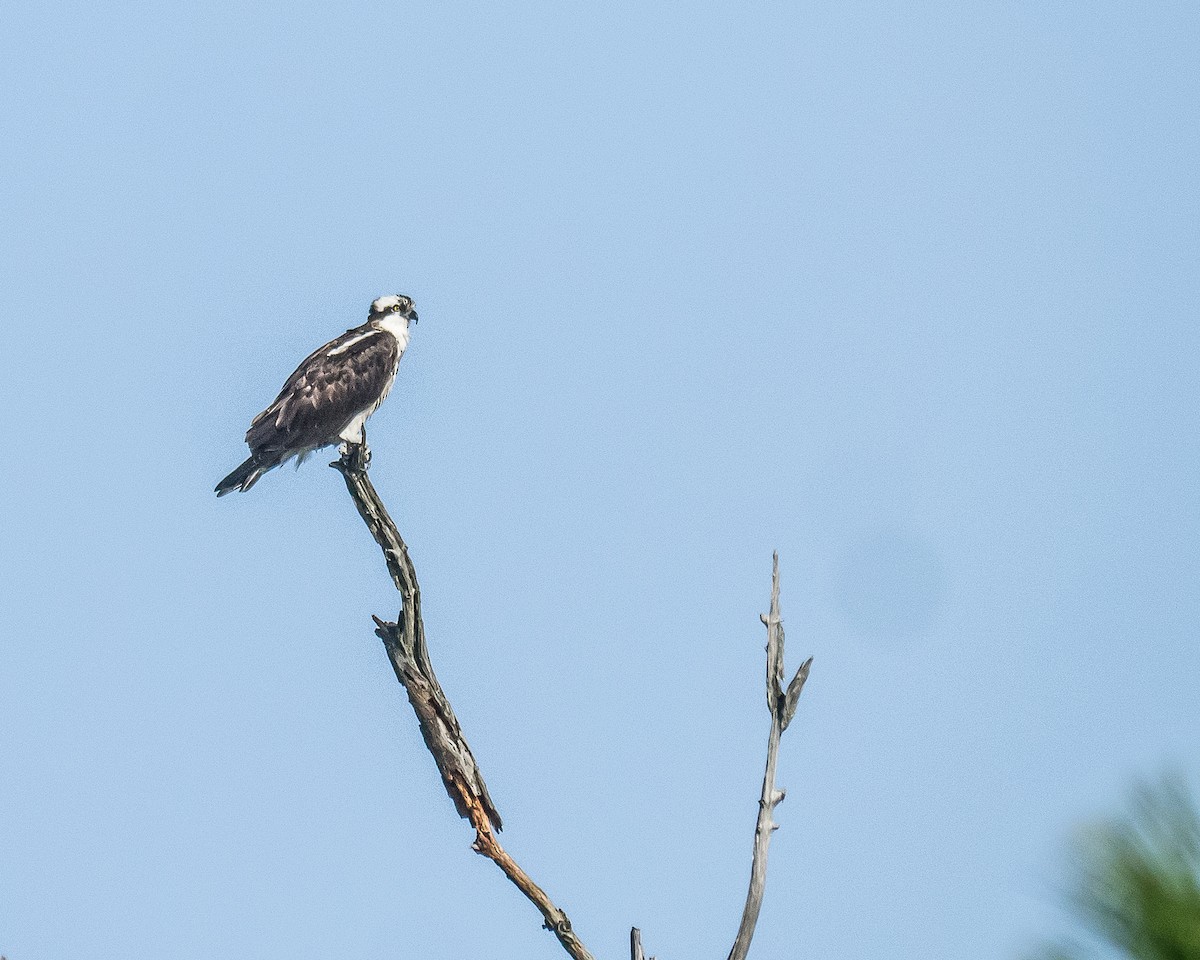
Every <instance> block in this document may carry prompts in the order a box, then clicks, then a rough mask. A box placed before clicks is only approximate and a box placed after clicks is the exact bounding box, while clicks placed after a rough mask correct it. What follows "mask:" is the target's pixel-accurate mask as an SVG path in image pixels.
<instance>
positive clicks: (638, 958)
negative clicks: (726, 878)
mask: <svg viewBox="0 0 1200 960" xmlns="http://www.w3.org/2000/svg"><path fill="white" fill-rule="evenodd" d="M629 957H630V960H646V955H645V954H644V953H642V931H641V930H639V929H638V928H637V927H634V928H633V929H632V930H630V931H629ZM0 960H4V958H3V957H0Z"/></svg>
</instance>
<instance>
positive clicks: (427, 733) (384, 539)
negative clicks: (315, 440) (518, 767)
mask: <svg viewBox="0 0 1200 960" xmlns="http://www.w3.org/2000/svg"><path fill="white" fill-rule="evenodd" d="M370 457H371V455H370V451H369V450H367V448H366V444H365V443H364V444H360V445H357V446H350V447H349V448H348V449H346V450H345V451H343V453H342V457H341V459H340V460H335V461H334V462H333V463H331V464H330V466H331V467H333V468H334V469H336V470H337V471H338V472H340V473H341V475H342V478H343V479H344V480H345V481H346V489H347V490H348V491H349V492H350V497H351V499H352V500H353V501H354V506H355V507H356V508H357V509H358V513H359V516H361V517H362V518H363V521H364V522H365V523H366V525H367V529H368V530H370V531H371V536H372V537H374V538H375V542H376V543H377V544H379V547H380V549H381V550H383V556H384V560H385V562H386V563H387V568H388V572H389V573H390V574H391V577H392V582H393V583H394V584H395V585H396V590H397V592H398V593H399V594H400V603H401V607H400V619H399V621H398V622H396V623H390V622H388V621H385V620H380V619H379V618H378V617H375V618H374V620H375V632H376V634H377V635H378V636H379V638H380V639H381V640H382V641H383V645H384V648H385V649H386V651H387V655H388V659H389V660H390V661H391V664H392V669H393V670H394V671H395V673H396V679H397V680H399V681H400V683H401V685H402V686H403V687H404V690H405V692H406V693H407V694H408V700H409V703H411V704H412V706H413V711H414V712H415V713H416V715H417V723H418V724H419V726H420V729H421V736H422V737H423V738H424V740H425V746H426V747H428V748H429V752H430V753H431V754H432V755H433V759H434V762H435V763H436V764H437V768H438V772H439V773H440V774H441V777H442V784H443V785H444V786H445V788H446V792H447V793H448V794H449V795H450V799H451V800H452V801H453V802H454V806H455V809H457V810H458V812H459V815H460V816H462V817H464V818H466V819H468V820H470V821H471V826H472V827H474V828H475V842H474V844H473V845H472V848H473V849H474V850H475V851H476V852H477V853H480V854H482V855H483V856H485V857H487V858H488V859H489V860H491V861H492V862H493V863H495V864H496V866H498V867H499V868H500V869H501V870H502V871H503V872H504V875H505V876H506V877H508V879H509V880H510V881H512V883H513V884H514V885H515V886H516V887H517V889H518V890H520V891H521V893H523V894H524V895H525V896H526V898H528V899H529V901H530V902H531V903H533V905H534V906H535V907H537V909H538V911H539V912H540V913H541V915H542V920H543V926H544V927H545V928H546V929H547V930H549V931H551V932H552V933H553V934H554V935H555V936H556V937H557V938H558V942H559V943H560V944H562V947H563V949H564V950H566V951H567V953H569V954H570V955H571V956H572V957H573V958H575V960H593V957H592V955H591V954H590V953H589V952H588V950H587V948H586V947H585V946H584V945H583V943H582V942H581V941H580V939H579V938H578V937H577V936H576V935H575V931H574V930H573V929H572V927H571V921H570V920H569V919H568V918H567V915H566V914H565V913H564V912H563V911H562V910H561V909H559V908H558V907H557V906H555V905H554V903H553V902H552V901H551V900H550V898H549V897H548V896H547V895H546V893H545V891H544V890H542V888H541V887H539V886H538V885H537V884H536V883H534V882H533V880H531V879H530V877H529V875H528V874H527V873H525V871H524V870H522V869H521V867H520V866H519V865H518V864H517V862H516V861H515V860H513V858H512V857H511V856H509V854H508V853H507V851H505V850H504V848H503V847H502V846H501V845H500V842H499V840H498V839H497V838H496V833H497V832H498V831H499V830H500V829H501V827H502V822H501V819H500V814H499V812H497V810H496V807H495V805H494V804H493V803H492V799H491V797H490V796H489V795H488V790H487V785H486V784H485V783H484V781H483V774H482V773H481V772H480V770H479V767H478V765H477V764H476V763H475V757H474V756H473V755H472V753H471V748H470V747H469V746H467V741H466V737H465V736H464V735H463V732H462V728H461V727H460V726H459V723H458V719H457V718H456V717H455V716H454V710H453V709H452V708H451V706H450V701H449V700H448V699H447V698H446V694H445V693H444V692H443V690H442V688H441V685H440V684H439V683H438V680H437V676H436V675H435V674H434V672H433V665H432V664H431V663H430V661H429V649H428V647H427V646H426V644H425V625H424V623H423V622H422V620H421V588H420V586H419V585H418V583H417V574H416V570H415V568H414V567H413V562H412V558H411V557H409V554H408V547H407V546H406V545H405V543H404V540H403V539H401V537H400V533H399V531H398V530H397V529H396V524H395V523H394V522H393V521H392V518H391V517H390V516H389V515H388V512H387V509H386V508H385V507H384V505H383V502H382V501H381V500H380V499H379V494H378V493H376V492H375V487H374V485H373V484H372V483H371V480H370V478H369V477H368V476H367V466H368V464H369V463H370Z"/></svg>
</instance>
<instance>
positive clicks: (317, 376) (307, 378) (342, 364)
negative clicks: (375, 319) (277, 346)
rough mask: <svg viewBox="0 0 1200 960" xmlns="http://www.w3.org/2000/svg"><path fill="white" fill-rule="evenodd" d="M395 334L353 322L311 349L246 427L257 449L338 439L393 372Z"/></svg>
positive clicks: (396, 350)
mask: <svg viewBox="0 0 1200 960" xmlns="http://www.w3.org/2000/svg"><path fill="white" fill-rule="evenodd" d="M398 360H399V345H398V344H397V343H396V338H395V337H393V336H392V335H391V334H389V333H386V332H384V331H382V330H375V329H373V328H371V327H355V328H354V329H352V330H347V331H346V332H345V333H344V334H342V335H341V336H340V337H338V338H337V339H336V340H332V341H330V342H329V343H327V344H325V346H323V347H321V349H319V350H317V351H315V352H314V353H312V354H310V355H309V356H308V357H307V358H306V359H305V360H304V362H303V363H301V364H300V366H298V367H297V368H296V370H295V372H294V373H293V374H292V375H291V376H290V377H288V381H287V383H285V384H284V386H283V389H282V390H281V391H280V392H279V396H278V397H276V398H275V402H274V403H272V404H271V405H270V406H269V407H267V409H266V410H264V411H263V412H262V413H260V414H259V415H258V416H257V417H255V418H254V422H253V423H252V424H251V425H250V429H249V430H248V431H246V443H248V444H249V445H250V449H251V450H252V451H253V452H254V453H255V454H260V453H282V454H286V453H288V451H301V450H307V449H311V448H313V447H322V446H326V445H327V444H331V443H336V442H337V439H338V434H339V433H341V431H342V430H344V429H345V428H346V426H347V424H349V423H350V421H351V420H353V419H354V418H355V417H356V416H357V415H358V414H360V413H362V412H363V411H364V410H367V409H369V408H370V407H372V406H373V405H374V404H375V403H376V401H377V400H378V399H379V397H380V395H381V394H382V393H383V391H384V389H385V388H386V386H387V384H388V382H389V381H390V380H391V378H392V377H393V376H394V375H395V372H396V363H397V361H398Z"/></svg>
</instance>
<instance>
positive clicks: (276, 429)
mask: <svg viewBox="0 0 1200 960" xmlns="http://www.w3.org/2000/svg"><path fill="white" fill-rule="evenodd" d="M410 320H411V321H412V322H413V323H416V322H417V311H416V310H414V309H413V302H412V300H411V299H409V298H408V297H405V296H403V295H401V294H398V293H397V294H394V295H392V296H387V297H380V298H379V299H378V300H376V301H375V302H374V303H372V304H371V311H370V313H368V314H367V322H366V323H364V324H363V325H362V326H361V327H352V328H350V329H349V330H347V331H346V332H345V333H343V334H342V335H341V336H340V337H338V338H337V339H336V340H330V341H329V343H327V344H325V346H323V347H321V349H319V350H317V351H316V352H315V353H312V354H310V355H309V356H308V357H307V358H306V359H305V360H304V362H303V363H301V364H300V366H298V367H297V368H296V371H295V372H294V373H293V374H292V375H291V376H290V377H288V380H287V383H285V384H284V385H283V389H282V390H281V391H279V396H277V397H276V398H275V402H274V403H272V404H271V405H270V406H269V407H267V409H266V410H264V411H263V412H262V413H260V414H259V415H258V416H257V417H255V418H254V420H253V422H252V423H251V424H250V429H249V430H247V431H246V443H247V444H249V446H250V458H249V459H248V460H247V461H246V462H245V463H243V464H242V465H241V466H240V467H238V468H237V469H236V470H234V471H233V473H231V474H230V475H229V476H227V477H226V478H225V479H224V480H222V481H221V482H220V483H218V484H217V487H216V491H217V496H218V497H223V496H225V494H227V493H229V492H230V491H231V490H249V489H250V488H251V487H252V486H254V484H255V483H257V482H258V478H259V477H261V476H262V475H263V474H264V473H266V472H267V471H268V470H272V469H274V468H275V467H277V466H279V465H280V464H281V463H286V462H287V461H288V460H290V459H291V458H292V457H297V458H299V459H298V460H297V461H296V463H297V466H299V464H301V463H303V462H304V458H305V457H307V456H308V455H309V454H310V453H312V452H313V451H314V450H317V449H320V448H321V447H327V446H329V445H330V444H334V443H339V442H340V443H341V444H342V449H343V451H345V450H346V449H348V446H347V445H349V444H362V443H365V442H366V434H365V432H364V431H363V425H364V424H365V423H366V422H367V417H369V416H370V415H371V414H373V413H374V412H375V411H376V410H377V409H378V407H379V405H380V404H381V403H383V398H384V397H386V396H387V395H388V391H389V390H391V389H392V383H393V382H394V381H395V379H396V368H397V366H399V364H400V357H401V356H403V355H404V348H405V347H407V346H408V324H409V321H410Z"/></svg>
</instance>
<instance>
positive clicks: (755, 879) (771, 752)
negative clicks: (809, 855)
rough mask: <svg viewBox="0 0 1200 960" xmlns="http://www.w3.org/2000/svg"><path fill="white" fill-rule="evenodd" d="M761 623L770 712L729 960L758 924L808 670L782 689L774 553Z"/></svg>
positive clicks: (740, 954)
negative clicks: (781, 778) (786, 750)
mask: <svg viewBox="0 0 1200 960" xmlns="http://www.w3.org/2000/svg"><path fill="white" fill-rule="evenodd" d="M762 622H763V624H764V625H765V626H766V628H767V709H768V710H770V712H771V733H770V735H769V737H768V738H767V769H766V772H764V773H763V785H762V796H761V797H760V798H759V801H758V821H757V823H756V824H755V827H754V859H753V861H752V862H751V864H750V890H749V892H748V893H747V894H746V907H745V909H744V910H743V911H742V922H741V925H740V926H739V927H738V932H737V937H736V938H735V939H734V941H733V948H732V949H731V950H730V951H729V960H745V958H746V954H747V953H748V952H749V951H750V940H751V938H752V937H753V936H754V927H755V924H757V923H758V913H759V910H761V909H762V901H763V891H764V890H765V889H766V885H767V848H768V847H769V846H770V844H771V834H772V833H774V832H775V831H776V830H778V829H779V824H777V823H775V822H774V821H773V820H772V815H773V814H774V812H775V807H777V806H778V805H779V804H780V803H782V802H783V798H784V796H785V793H784V791H783V790H776V789H775V763H776V760H777V758H778V756H779V738H780V736H781V735H782V734H783V731H784V730H786V729H787V727H788V724H789V723H791V722H792V717H794V716H795V715H796V703H797V701H799V699H800V691H801V690H803V689H804V681H805V680H807V679H808V671H809V668H810V667H811V666H812V657H809V658H808V659H807V660H805V661H804V663H803V664H801V666H800V669H799V670H797V671H796V675H795V676H794V677H792V681H791V683H789V684H788V685H787V689H786V690H785V689H784V687H783V619H782V618H781V617H780V615H779V554H778V553H776V554H774V556H773V557H772V563H771V612H770V613H768V614H767V615H766V616H764V617H762Z"/></svg>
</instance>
